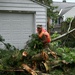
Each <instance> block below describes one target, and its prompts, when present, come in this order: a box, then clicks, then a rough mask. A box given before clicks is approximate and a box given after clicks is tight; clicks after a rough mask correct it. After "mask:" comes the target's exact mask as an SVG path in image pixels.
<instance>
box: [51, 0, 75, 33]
mask: <svg viewBox="0 0 75 75" xmlns="http://www.w3.org/2000/svg"><path fill="white" fill-rule="evenodd" d="M52 5H53V6H57V7H58V8H57V9H55V11H58V12H59V14H58V15H59V17H58V18H57V21H56V22H55V21H54V20H52V23H54V27H53V29H52V30H51V33H52V34H53V33H54V32H55V31H56V32H58V33H61V22H63V21H65V20H66V19H67V18H71V17H74V16H75V3H71V2H66V0H63V2H53V4H52Z"/></svg>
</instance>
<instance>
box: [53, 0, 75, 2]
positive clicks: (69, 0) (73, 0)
mask: <svg viewBox="0 0 75 75" xmlns="http://www.w3.org/2000/svg"><path fill="white" fill-rule="evenodd" d="M53 1H56V2H62V1H63V0H53ZM66 2H75V0H66Z"/></svg>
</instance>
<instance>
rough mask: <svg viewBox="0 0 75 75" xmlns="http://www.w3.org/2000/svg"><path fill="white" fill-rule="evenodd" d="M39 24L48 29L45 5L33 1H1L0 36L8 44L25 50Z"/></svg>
mask: <svg viewBox="0 0 75 75" xmlns="http://www.w3.org/2000/svg"><path fill="white" fill-rule="evenodd" d="M37 24H42V25H43V27H44V28H46V27H47V26H46V24H47V7H46V6H45V5H43V4H40V3H39V2H36V1H35V2H34V1H33V0H0V35H2V36H3V38H4V39H5V42H6V43H10V44H11V45H14V46H15V47H16V48H19V49H22V48H24V46H25V44H26V41H27V40H28V39H29V35H31V34H32V33H35V32H36V26H37ZM1 45H2V44H0V46H1Z"/></svg>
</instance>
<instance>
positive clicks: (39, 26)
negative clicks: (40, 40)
mask: <svg viewBox="0 0 75 75" xmlns="http://www.w3.org/2000/svg"><path fill="white" fill-rule="evenodd" d="M37 31H38V33H40V32H41V31H42V25H37Z"/></svg>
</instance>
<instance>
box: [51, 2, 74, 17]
mask: <svg viewBox="0 0 75 75" xmlns="http://www.w3.org/2000/svg"><path fill="white" fill-rule="evenodd" d="M52 5H53V6H58V8H57V9H56V10H57V11H59V12H60V10H61V9H62V11H61V13H60V15H61V16H62V15H63V14H65V13H66V12H68V11H69V10H71V9H72V8H73V7H75V3H72V2H53V4H52Z"/></svg>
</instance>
